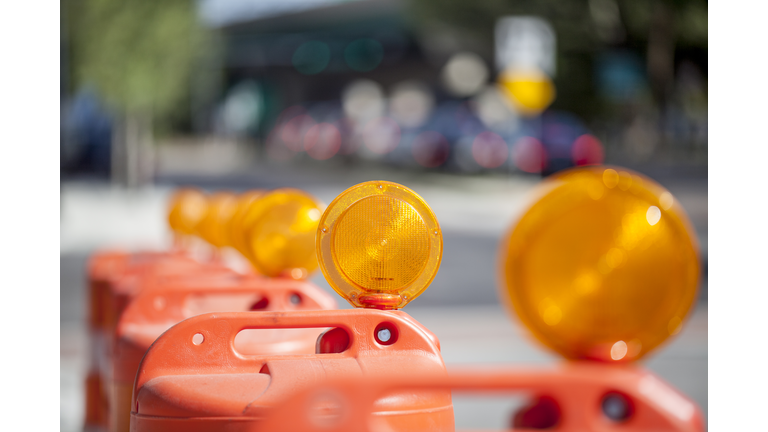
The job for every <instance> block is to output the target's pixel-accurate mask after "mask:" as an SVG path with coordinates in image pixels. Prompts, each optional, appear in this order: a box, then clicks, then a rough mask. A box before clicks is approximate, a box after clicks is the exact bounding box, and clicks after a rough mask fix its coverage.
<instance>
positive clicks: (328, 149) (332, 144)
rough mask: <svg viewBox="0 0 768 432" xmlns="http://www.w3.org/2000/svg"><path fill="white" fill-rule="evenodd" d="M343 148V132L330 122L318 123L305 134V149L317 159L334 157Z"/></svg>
mask: <svg viewBox="0 0 768 432" xmlns="http://www.w3.org/2000/svg"><path fill="white" fill-rule="evenodd" d="M339 148H341V133H340V132H339V129H338V128H337V127H336V126H334V125H332V124H330V123H318V124H316V125H314V126H312V127H311V128H309V130H307V134H306V135H305V136H304V150H306V151H307V154H308V155H309V156H310V157H311V158H313V159H317V160H326V159H330V158H332V157H333V156H334V155H335V154H336V153H337V152H338V151H339Z"/></svg>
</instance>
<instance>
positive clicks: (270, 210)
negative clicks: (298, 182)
mask: <svg viewBox="0 0 768 432" xmlns="http://www.w3.org/2000/svg"><path fill="white" fill-rule="evenodd" d="M322 211H323V205H322V204H321V203H320V202H319V201H317V200H316V199H315V198H314V197H312V196H311V195H309V194H307V193H305V192H303V191H300V190H297V189H288V188H286V189H277V190H275V191H272V192H269V193H266V194H264V195H263V196H262V197H261V198H259V199H258V200H256V201H255V202H253V204H252V205H251V206H250V209H249V211H248V213H247V214H246V215H245V217H244V222H243V223H244V225H243V228H244V230H245V238H246V241H247V243H246V246H247V251H248V255H247V257H248V258H249V259H250V261H251V263H252V264H253V265H254V267H256V270H258V271H259V273H261V274H263V275H266V276H281V275H282V276H286V277H291V278H293V279H304V278H306V277H307V276H309V274H310V273H311V272H313V271H314V270H315V269H317V256H316V255H315V231H316V230H317V224H318V221H319V220H320V215H321V214H322Z"/></svg>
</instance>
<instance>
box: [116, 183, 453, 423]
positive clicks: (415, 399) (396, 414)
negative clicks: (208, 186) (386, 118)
mask: <svg viewBox="0 0 768 432" xmlns="http://www.w3.org/2000/svg"><path fill="white" fill-rule="evenodd" d="M283 199H284V198H283V197H282V196H281V195H280V194H275V195H273V196H272V197H271V198H266V197H265V198H262V199H261V202H262V203H269V202H280V201H281V200H283ZM262 205H266V204H262ZM257 208H258V207H257ZM298 213H299V214H300V215H306V218H305V219H306V222H307V223H294V224H293V225H295V226H296V230H297V231H298V232H299V233H302V235H304V237H302V238H306V234H308V233H310V232H309V231H308V230H307V228H308V227H311V228H312V233H311V234H312V235H311V237H310V239H312V240H314V241H313V246H314V249H316V251H317V261H316V264H319V265H320V268H321V269H322V271H323V274H324V275H325V276H326V280H328V282H329V283H330V284H331V286H332V287H333V289H334V290H335V291H336V292H337V293H339V294H340V295H341V296H342V297H344V298H345V299H346V300H347V301H348V302H349V303H350V304H352V305H353V306H356V307H360V308H365V309H361V310H344V311H313V312H309V311H307V312H301V311H297V312H261V313H259V312H250V313H248V312H242V313H216V314H208V315H201V316H198V317H195V318H190V319H188V320H186V321H183V322H181V323H179V324H177V325H175V326H173V327H171V328H170V329H169V330H168V331H166V332H165V333H164V334H163V335H162V336H160V337H159V338H158V339H157V340H156V341H155V343H154V344H153V345H152V347H151V348H150V349H149V350H148V351H147V353H146V355H145V356H144V359H143V360H142V362H141V365H140V367H139V370H138V373H137V375H136V382H135V384H134V389H133V399H132V400H133V404H132V406H131V410H132V411H131V422H130V423H131V430H133V431H169V430H184V431H190V430H198V431H203V430H211V431H213V430H222V429H226V430H248V429H249V428H251V427H255V426H256V425H257V424H258V423H259V421H260V420H261V419H262V417H263V414H264V410H265V409H268V408H269V407H271V406H273V405H274V404H275V402H276V401H279V400H281V399H283V398H285V397H286V396H287V395H290V394H292V393H294V392H296V391H298V390H301V389H302V388H304V387H306V386H308V385H313V384H314V383H316V382H318V381H321V380H324V379H326V378H329V377H331V378H332V377H350V376H351V377H358V378H359V379H361V380H366V379H369V378H371V377H396V376H398V375H399V374H400V373H402V372H403V371H409V372H411V373H424V374H440V373H445V365H444V363H443V360H442V357H441V356H440V345H439V342H438V340H437V338H436V337H435V336H434V334H432V333H431V332H430V331H429V330H427V329H426V328H424V327H423V326H422V325H421V324H419V323H418V322H416V321H415V320H413V318H411V317H410V316H409V315H407V314H405V313H403V312H400V311H398V310H397V309H399V308H401V307H403V306H405V305H406V304H408V303H409V302H410V301H412V300H413V299H415V298H416V297H418V296H419V295H420V294H421V293H422V292H423V291H424V290H425V289H426V288H427V286H428V285H429V283H430V282H431V281H432V279H433V278H434V276H435V273H436V272H437V269H438V268H439V265H440V260H441V257H442V233H441V231H440V227H439V225H438V223H437V219H436V218H435V216H434V214H433V213H432V211H431V210H430V209H429V207H428V206H427V204H426V203H425V202H424V200H423V199H421V197H419V196H418V195H416V194H415V193H414V192H413V191H411V190H410V189H408V188H405V187H404V186H401V185H398V184H395V183H391V182H384V181H375V182H366V183H362V184H360V185H357V186H354V187H352V188H350V189H348V190H347V191H345V192H344V193H342V194H341V195H339V196H338V197H337V198H336V199H335V200H334V201H333V202H332V203H331V204H330V205H329V206H328V207H327V208H326V210H325V212H324V213H323V214H322V216H321V215H320V212H319V211H318V210H317V208H316V207H304V209H301V210H300V211H299V212H298ZM274 220H275V219H274V218H263V221H264V225H268V224H272V223H274ZM299 222H301V220H299ZM309 222H312V223H311V224H310V223H309ZM258 226H259V223H254V225H253V227H252V229H251V230H252V232H253V231H255V230H256V228H255V227H258ZM267 240H268V238H266V237H262V238H261V239H260V241H263V245H264V246H263V247H264V249H258V250H254V251H252V252H253V255H252V256H251V257H250V258H251V259H252V261H254V264H256V263H258V262H259V260H258V258H259V254H261V253H262V252H264V251H265V250H267V249H268V246H269V243H268V242H267ZM297 243H298V242H297ZM256 244H261V243H258V242H257V243H256ZM305 246H306V243H304V244H302V247H300V248H298V247H297V248H295V251H296V252H297V254H296V255H297V256H296V257H301V256H302V255H304V256H305V255H306V254H307V253H308V252H314V251H312V250H308V249H307V248H306V247H305ZM296 257H291V258H296ZM313 257H314V254H313ZM262 264H264V263H262ZM257 267H258V266H257ZM304 268H305V269H311V267H306V266H305V267H304ZM260 270H262V268H260ZM263 270H264V273H265V274H269V273H270V266H263ZM302 273H303V272H302ZM382 309H384V310H382ZM306 328H314V329H317V328H330V329H329V330H328V331H326V332H324V333H323V334H322V335H321V336H320V337H319V338H318V339H317V344H316V346H315V352H314V354H305V355H268V354H266V353H263V352H261V353H258V354H255V355H247V354H246V353H244V352H238V349H237V346H236V344H235V340H236V339H235V338H236V336H237V335H238V333H240V332H241V331H242V330H244V329H306ZM241 351H242V350H241ZM376 410H377V414H378V415H377V417H376V418H377V421H378V422H379V423H380V424H381V425H382V426H386V427H388V428H392V429H394V430H402V429H403V428H406V429H407V428H413V427H415V428H418V429H430V428H435V427H436V428H438V429H439V430H450V429H452V428H453V405H452V402H451V396H450V392H449V391H445V390H437V391H434V390H431V391H409V392H395V393H390V394H386V395H384V396H383V397H382V398H380V399H379V400H378V401H377V403H376Z"/></svg>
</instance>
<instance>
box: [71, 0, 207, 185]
mask: <svg viewBox="0 0 768 432" xmlns="http://www.w3.org/2000/svg"><path fill="white" fill-rule="evenodd" d="M62 9H63V10H64V9H66V13H63V14H62V20H65V21H66V22H65V23H64V24H65V25H64V26H63V27H65V28H66V29H67V31H68V32H69V35H68V36H69V37H68V41H69V44H70V54H71V55H70V58H69V60H70V65H71V66H70V68H71V73H72V83H71V84H72V85H73V86H74V87H81V86H84V85H89V86H92V87H94V88H95V89H96V90H97V92H98V93H99V95H100V96H101V97H102V98H103V99H104V100H105V101H106V102H107V104H108V105H109V106H110V107H111V109H112V110H113V112H114V113H115V119H116V124H115V126H116V127H115V128H114V130H115V134H114V135H113V140H112V141H113V142H112V173H113V174H112V176H113V179H115V180H116V181H118V182H120V183H122V184H125V185H127V186H129V187H134V186H136V185H137V184H138V183H139V182H140V181H141V179H142V172H141V169H142V167H141V158H142V157H143V155H144V154H146V150H147V149H151V146H152V136H153V128H154V127H155V125H156V124H157V123H158V122H163V121H166V120H168V119H170V118H171V116H173V115H174V114H177V113H178V112H179V111H181V110H183V109H185V108H186V109H188V104H185V103H184V102H186V101H189V97H190V95H189V92H190V87H191V82H192V79H193V78H196V77H193V69H194V67H193V66H194V64H195V62H196V59H198V58H200V55H202V54H203V53H204V51H205V50H206V48H207V47H208V46H209V44H208V43H207V42H209V41H210V40H211V39H210V38H209V37H208V36H209V33H208V32H207V30H206V29H204V28H203V27H202V26H201V25H200V24H199V22H198V16H197V2H195V1H194V0H162V1H157V0H131V1H124V0H69V1H64V2H63V3H62ZM185 105H186V106H185Z"/></svg>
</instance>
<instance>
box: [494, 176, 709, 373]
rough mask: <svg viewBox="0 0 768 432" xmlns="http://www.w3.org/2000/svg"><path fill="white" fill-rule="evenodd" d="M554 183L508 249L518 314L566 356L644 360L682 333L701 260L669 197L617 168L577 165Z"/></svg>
mask: <svg viewBox="0 0 768 432" xmlns="http://www.w3.org/2000/svg"><path fill="white" fill-rule="evenodd" d="M549 184H550V185H551V186H552V188H551V189H550V190H549V192H548V193H547V194H545V195H544V196H543V197H542V198H541V199H540V200H539V201H538V202H536V203H535V204H534V205H533V206H532V207H531V208H530V209H529V210H528V211H527V212H526V213H525V214H524V215H523V216H522V218H521V219H520V221H519V222H518V224H517V225H516V227H515V228H514V230H513V231H512V234H511V236H510V237H509V239H508V242H507V244H506V247H505V256H504V258H503V262H504V269H503V270H504V277H505V283H506V288H507V292H508V293H509V296H510V299H511V301H512V304H513V305H514V307H515V310H516V311H517V313H518V315H519V316H520V318H521V320H522V321H523V322H524V323H525V324H526V325H527V326H528V327H529V328H530V329H531V331H532V332H533V333H534V335H535V336H537V337H538V338H539V339H540V340H541V341H542V342H544V343H545V344H546V345H548V346H550V347H551V348H553V349H554V350H556V351H558V352H559V353H561V354H562V355H564V356H565V357H568V358H592V359H599V360H605V361H623V360H632V359H637V358H640V357H642V356H643V355H645V354H646V353H647V352H649V351H650V350H652V349H653V348H654V347H656V346H658V345H659V344H660V343H662V342H663V341H664V340H665V339H667V338H668V337H669V336H671V335H674V334H676V333H677V332H678V331H679V330H680V326H681V324H682V321H683V319H684V318H685V316H686V314H687V313H688V311H689V309H690V307H691V305H692V303H693V300H694V299H695V295H696V289H697V284H698V276H699V265H698V257H697V251H696V246H695V245H694V243H693V236H694V235H695V234H694V233H693V232H691V231H690V228H689V223H688V220H687V217H686V215H685V212H684V211H683V209H682V208H681V207H680V206H679V205H677V204H676V203H674V198H673V197H672V195H671V194H670V193H669V192H667V191H666V190H665V189H664V188H662V187H661V186H659V185H658V184H656V183H654V182H652V181H651V180H650V179H647V178H644V177H641V176H639V175H637V174H636V173H632V172H630V171H628V170H622V169H620V168H616V169H612V168H605V167H599V168H598V167H594V168H586V169H578V170H572V171H568V172H565V173H563V174H561V175H559V176H556V177H555V178H554V179H552V180H551V181H550V182H549Z"/></svg>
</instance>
